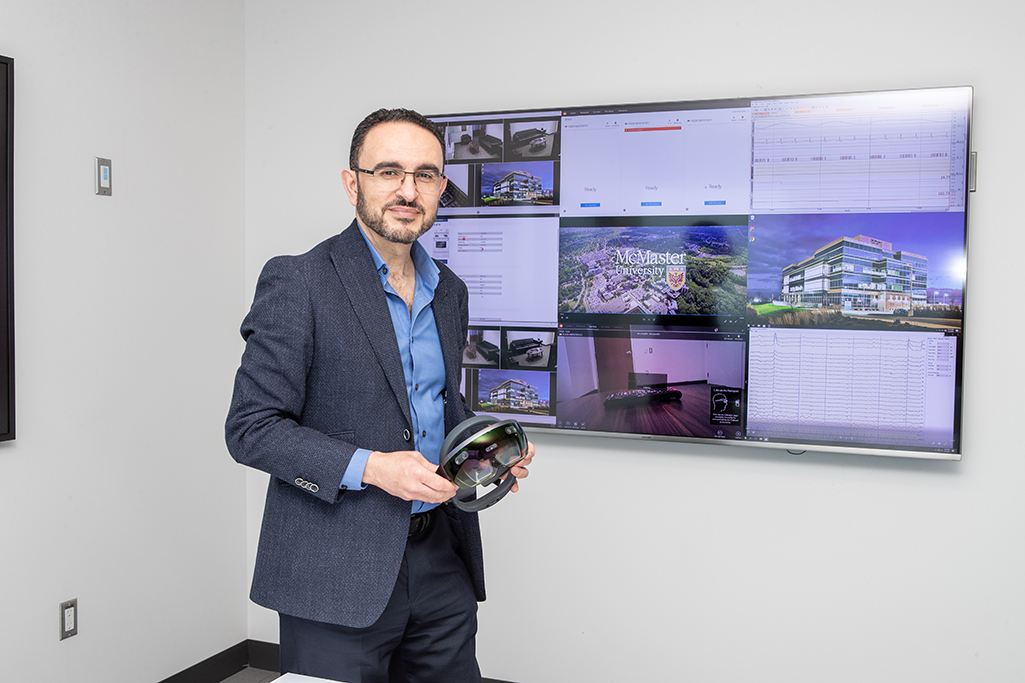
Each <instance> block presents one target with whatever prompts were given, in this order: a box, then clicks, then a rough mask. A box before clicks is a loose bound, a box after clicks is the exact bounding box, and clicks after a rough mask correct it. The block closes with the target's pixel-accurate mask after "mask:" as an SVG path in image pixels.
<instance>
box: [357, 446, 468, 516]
mask: <svg viewBox="0 0 1025 683" xmlns="http://www.w3.org/2000/svg"><path fill="white" fill-rule="evenodd" d="M436 470H437V466H436V465H432V464H431V462H430V461H429V460H427V458H425V457H423V455H421V454H420V453H418V452H417V451H392V452H389V453H384V452H381V451H374V452H372V453H371V454H370V457H369V458H368V459H367V466H366V469H364V473H363V481H364V482H365V483H367V484H372V485H374V486H377V487H378V488H381V489H384V490H385V491H387V492H388V493H390V494H391V495H393V496H396V497H398V498H401V499H403V500H422V501H424V502H426V503H443V502H445V501H446V500H448V499H449V498H451V497H452V496H454V495H455V493H456V491H457V490H458V489H457V487H456V485H455V484H453V483H452V482H450V481H448V480H447V479H445V478H443V477H441V476H439V475H438V474H437V472H436Z"/></svg>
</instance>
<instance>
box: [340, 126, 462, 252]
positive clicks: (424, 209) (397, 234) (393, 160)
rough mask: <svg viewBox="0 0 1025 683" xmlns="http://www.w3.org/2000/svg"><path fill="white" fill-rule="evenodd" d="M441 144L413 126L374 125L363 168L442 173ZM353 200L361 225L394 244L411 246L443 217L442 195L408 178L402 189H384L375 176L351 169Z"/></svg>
mask: <svg viewBox="0 0 1025 683" xmlns="http://www.w3.org/2000/svg"><path fill="white" fill-rule="evenodd" d="M442 164H443V158H442V152H441V145H439V144H438V139H437V138H436V137H434V136H433V135H431V133H430V132H428V131H426V130H424V129H423V128H421V127H419V126H416V125H414V124H411V123H405V122H397V121H396V122H390V123H382V124H379V125H377V126H374V127H373V128H372V129H371V130H370V132H369V133H367V137H366V139H365V140H364V142H363V150H362V151H361V152H360V163H359V167H360V168H364V169H367V170H369V171H378V170H380V169H382V168H387V167H391V168H400V169H402V170H405V171H414V170H433V171H437V172H438V173H440V172H441V169H442ZM342 176H343V178H344V179H345V181H346V182H345V188H346V192H347V193H348V194H349V201H351V202H352V203H353V204H354V205H355V207H356V215H357V216H358V217H359V220H360V223H362V224H363V225H364V226H365V227H367V228H369V229H370V230H372V231H373V232H375V233H376V234H377V235H379V236H380V237H382V238H384V239H385V240H387V241H389V242H396V243H399V244H412V243H413V242H414V241H415V240H416V239H417V238H418V237H420V236H421V235H423V234H424V233H425V232H427V231H428V230H430V228H431V226H432V225H433V224H434V219H435V217H436V216H437V214H438V197H439V196H440V194H441V191H444V189H445V181H444V180H443V181H442V185H441V187H440V189H439V191H438V192H433V193H425V192H422V191H421V190H420V189H419V188H418V187H417V186H416V184H415V183H414V182H413V178H412V176H406V177H405V178H404V179H403V181H402V185H400V186H399V187H398V188H385V187H382V184H381V183H380V182H378V179H377V178H376V177H372V176H368V175H366V174H364V173H359V172H355V173H354V172H352V171H349V170H346V171H345V172H343V174H342Z"/></svg>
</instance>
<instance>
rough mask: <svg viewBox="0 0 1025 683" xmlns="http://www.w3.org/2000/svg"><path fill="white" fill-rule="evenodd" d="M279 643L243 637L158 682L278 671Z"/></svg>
mask: <svg viewBox="0 0 1025 683" xmlns="http://www.w3.org/2000/svg"><path fill="white" fill-rule="evenodd" d="M279 652H280V647H279V646H278V644H277V643H265V642H263V641H262V640H246V641H243V642H241V643H239V644H238V645H233V646H231V647H229V648H228V649H227V650H225V651H224V652H219V653H217V654H215V655H214V656H213V657H209V658H207V659H204V660H203V661H202V662H200V663H199V664H195V665H193V666H190V667H189V668H188V669H185V671H182V672H180V673H176V674H175V675H173V676H171V677H170V678H165V679H164V680H162V681H160V683H221V681H223V680H224V679H225V678H228V677H229V676H234V675H235V674H237V673H238V672H239V671H241V670H242V669H244V668H246V667H247V666H251V667H253V668H254V669H264V670H265V671H279V670H280V669H279V667H280V659H279ZM482 683H508V681H500V680H497V679H495V678H485V679H483V682H482Z"/></svg>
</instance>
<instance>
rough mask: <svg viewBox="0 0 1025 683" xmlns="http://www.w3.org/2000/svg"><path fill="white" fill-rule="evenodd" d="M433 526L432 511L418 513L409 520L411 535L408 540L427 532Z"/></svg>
mask: <svg viewBox="0 0 1025 683" xmlns="http://www.w3.org/2000/svg"><path fill="white" fill-rule="evenodd" d="M430 525H431V517H430V511H428V512H417V513H416V514H414V515H412V516H411V517H410V518H409V534H408V535H407V538H412V537H413V536H416V535H417V534H419V533H421V532H423V531H426V530H427V527H429V526H430Z"/></svg>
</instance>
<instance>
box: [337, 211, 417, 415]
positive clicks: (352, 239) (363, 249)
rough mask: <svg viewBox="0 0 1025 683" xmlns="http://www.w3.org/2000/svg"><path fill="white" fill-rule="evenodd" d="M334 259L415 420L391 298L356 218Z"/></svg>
mask: <svg viewBox="0 0 1025 683" xmlns="http://www.w3.org/2000/svg"><path fill="white" fill-rule="evenodd" d="M331 261H332V263H333V264H334V267H335V271H336V272H337V273H338V279H339V280H341V283H342V289H343V290H344V291H345V293H346V295H347V296H348V297H349V301H350V303H351V304H352V310H354V311H355V312H356V317H357V318H358V319H359V321H360V325H361V326H362V327H363V331H364V332H365V333H366V335H367V338H368V339H369V340H370V346H371V347H372V348H373V350H374V354H375V355H376V356H377V361H378V363H380V365H381V369H382V370H384V374H385V377H387V378H388V384H389V385H390V386H391V389H392V391H393V392H394V393H395V400H396V401H398V403H399V405H400V406H401V407H402V413H403V415H405V416H406V422H407V424H410V425H411V424H413V419H412V417H411V416H410V414H409V397H408V396H406V378H405V375H403V372H402V357H401V356H400V355H399V345H398V342H397V341H395V327H394V325H392V320H391V314H390V313H389V312H388V301H387V299H386V298H385V294H384V289H383V288H382V287H381V276H380V275H379V274H378V272H377V269H376V268H374V259H373V257H372V256H371V255H370V250H369V249H367V244H366V242H365V241H364V239H363V235H362V234H361V233H360V230H359V226H358V225H357V224H356V221H353V222H352V224H351V225H350V226H349V227H348V228H346V229H345V230H344V231H342V233H341V234H340V235H338V238H337V239H336V240H335V242H334V244H332V245H331Z"/></svg>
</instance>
